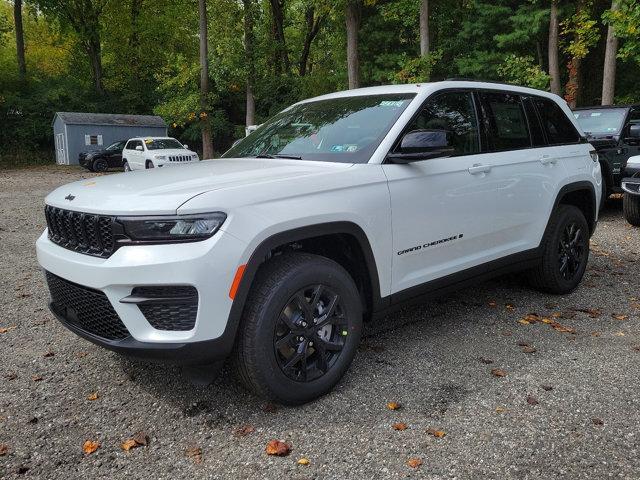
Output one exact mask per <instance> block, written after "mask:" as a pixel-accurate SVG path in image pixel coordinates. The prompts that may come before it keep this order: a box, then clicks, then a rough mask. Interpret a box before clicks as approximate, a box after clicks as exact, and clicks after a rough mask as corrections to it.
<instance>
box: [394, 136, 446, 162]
mask: <svg viewBox="0 0 640 480" xmlns="http://www.w3.org/2000/svg"><path fill="white" fill-rule="evenodd" d="M453 152H454V148H453V144H452V141H451V132H449V131H447V130H429V129H424V130H412V131H410V132H408V133H406V134H405V135H404V137H402V140H400V146H399V148H398V152H396V153H390V154H389V155H387V158H388V159H389V160H391V161H392V162H393V163H411V162H417V161H420V160H427V159H429V158H437V157H448V156H450V155H451V154H453Z"/></svg>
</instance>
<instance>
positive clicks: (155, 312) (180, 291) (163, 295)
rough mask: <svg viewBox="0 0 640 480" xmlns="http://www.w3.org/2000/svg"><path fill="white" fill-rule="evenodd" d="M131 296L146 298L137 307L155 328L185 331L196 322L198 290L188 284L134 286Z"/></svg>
mask: <svg viewBox="0 0 640 480" xmlns="http://www.w3.org/2000/svg"><path fill="white" fill-rule="evenodd" d="M131 294H132V296H134V297H140V298H144V299H146V302H143V303H140V304H139V305H138V308H139V309H140V311H141V312H142V314H143V315H144V318H146V319H147V321H148V322H149V324H150V325H151V326H152V327H153V328H155V329H157V330H170V331H186V330H191V329H192V328H193V327H194V326H195V324H196V317H197V316H198V291H197V290H196V289H195V288H194V287H188V286H177V285H168V286H154V287H136V288H134V289H133V291H132V292H131Z"/></svg>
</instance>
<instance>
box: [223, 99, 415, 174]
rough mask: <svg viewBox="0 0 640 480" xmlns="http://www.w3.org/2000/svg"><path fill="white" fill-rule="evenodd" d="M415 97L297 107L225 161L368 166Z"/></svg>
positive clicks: (266, 125) (270, 122)
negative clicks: (258, 159)
mask: <svg viewBox="0 0 640 480" xmlns="http://www.w3.org/2000/svg"><path fill="white" fill-rule="evenodd" d="M414 96H415V95H414V94H412V93H409V94H392V95H368V96H354V97H342V98H333V99H329V100H319V101H315V102H309V103H302V104H300V105H295V106H293V107H291V108H290V109H288V110H285V111H284V112H280V113H279V114H277V115H276V116H274V117H273V118H271V119H270V120H268V121H267V122H266V123H264V124H263V125H261V126H260V127H259V128H258V129H257V130H256V131H255V132H253V133H251V134H250V135H249V136H248V137H246V138H244V139H242V140H241V141H240V142H238V144H237V145H234V146H233V147H232V148H231V149H230V150H228V151H227V152H226V153H225V154H224V155H223V156H222V157H223V158H233V157H261V156H262V157H266V158H271V157H274V158H295V159H300V160H319V161H324V162H343V163H366V162H368V161H369V158H370V157H371V154H372V153H373V151H374V150H375V149H376V147H377V146H378V145H379V144H380V142H381V141H382V139H383V138H384V136H385V135H386V134H387V132H388V131H389V129H390V128H391V127H392V126H393V124H394V123H395V121H396V120H397V119H398V117H399V116H400V114H401V113H402V112H403V111H404V109H405V108H406V107H407V105H409V103H410V102H411V100H412V99H413V97H414Z"/></svg>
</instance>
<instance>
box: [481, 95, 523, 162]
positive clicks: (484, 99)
mask: <svg viewBox="0 0 640 480" xmlns="http://www.w3.org/2000/svg"><path fill="white" fill-rule="evenodd" d="M479 95H480V99H481V103H482V111H483V122H484V126H485V130H486V132H487V149H488V150H489V151H491V152H501V151H505V150H517V149H519V148H528V147H531V139H530V138H529V129H528V126H527V118H526V117H525V114H524V108H523V107H522V103H521V102H520V96H519V95H514V94H511V93H494V92H480V94H479Z"/></svg>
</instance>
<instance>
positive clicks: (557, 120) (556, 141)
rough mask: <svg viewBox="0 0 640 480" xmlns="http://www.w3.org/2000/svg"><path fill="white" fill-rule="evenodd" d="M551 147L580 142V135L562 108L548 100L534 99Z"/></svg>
mask: <svg viewBox="0 0 640 480" xmlns="http://www.w3.org/2000/svg"><path fill="white" fill-rule="evenodd" d="M534 103H535V105H536V108H537V110H538V114H539V115H540V120H541V121H542V128H543V129H544V132H545V134H546V135H547V140H548V141H549V145H562V144H567V143H578V142H580V134H579V133H578V131H577V130H576V128H575V127H574V126H573V123H571V120H569V118H567V115H566V114H565V113H564V111H563V110H562V109H561V108H560V106H559V105H558V104H557V103H556V102H554V101H553V100H549V99H548V98H540V97H536V98H534Z"/></svg>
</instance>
